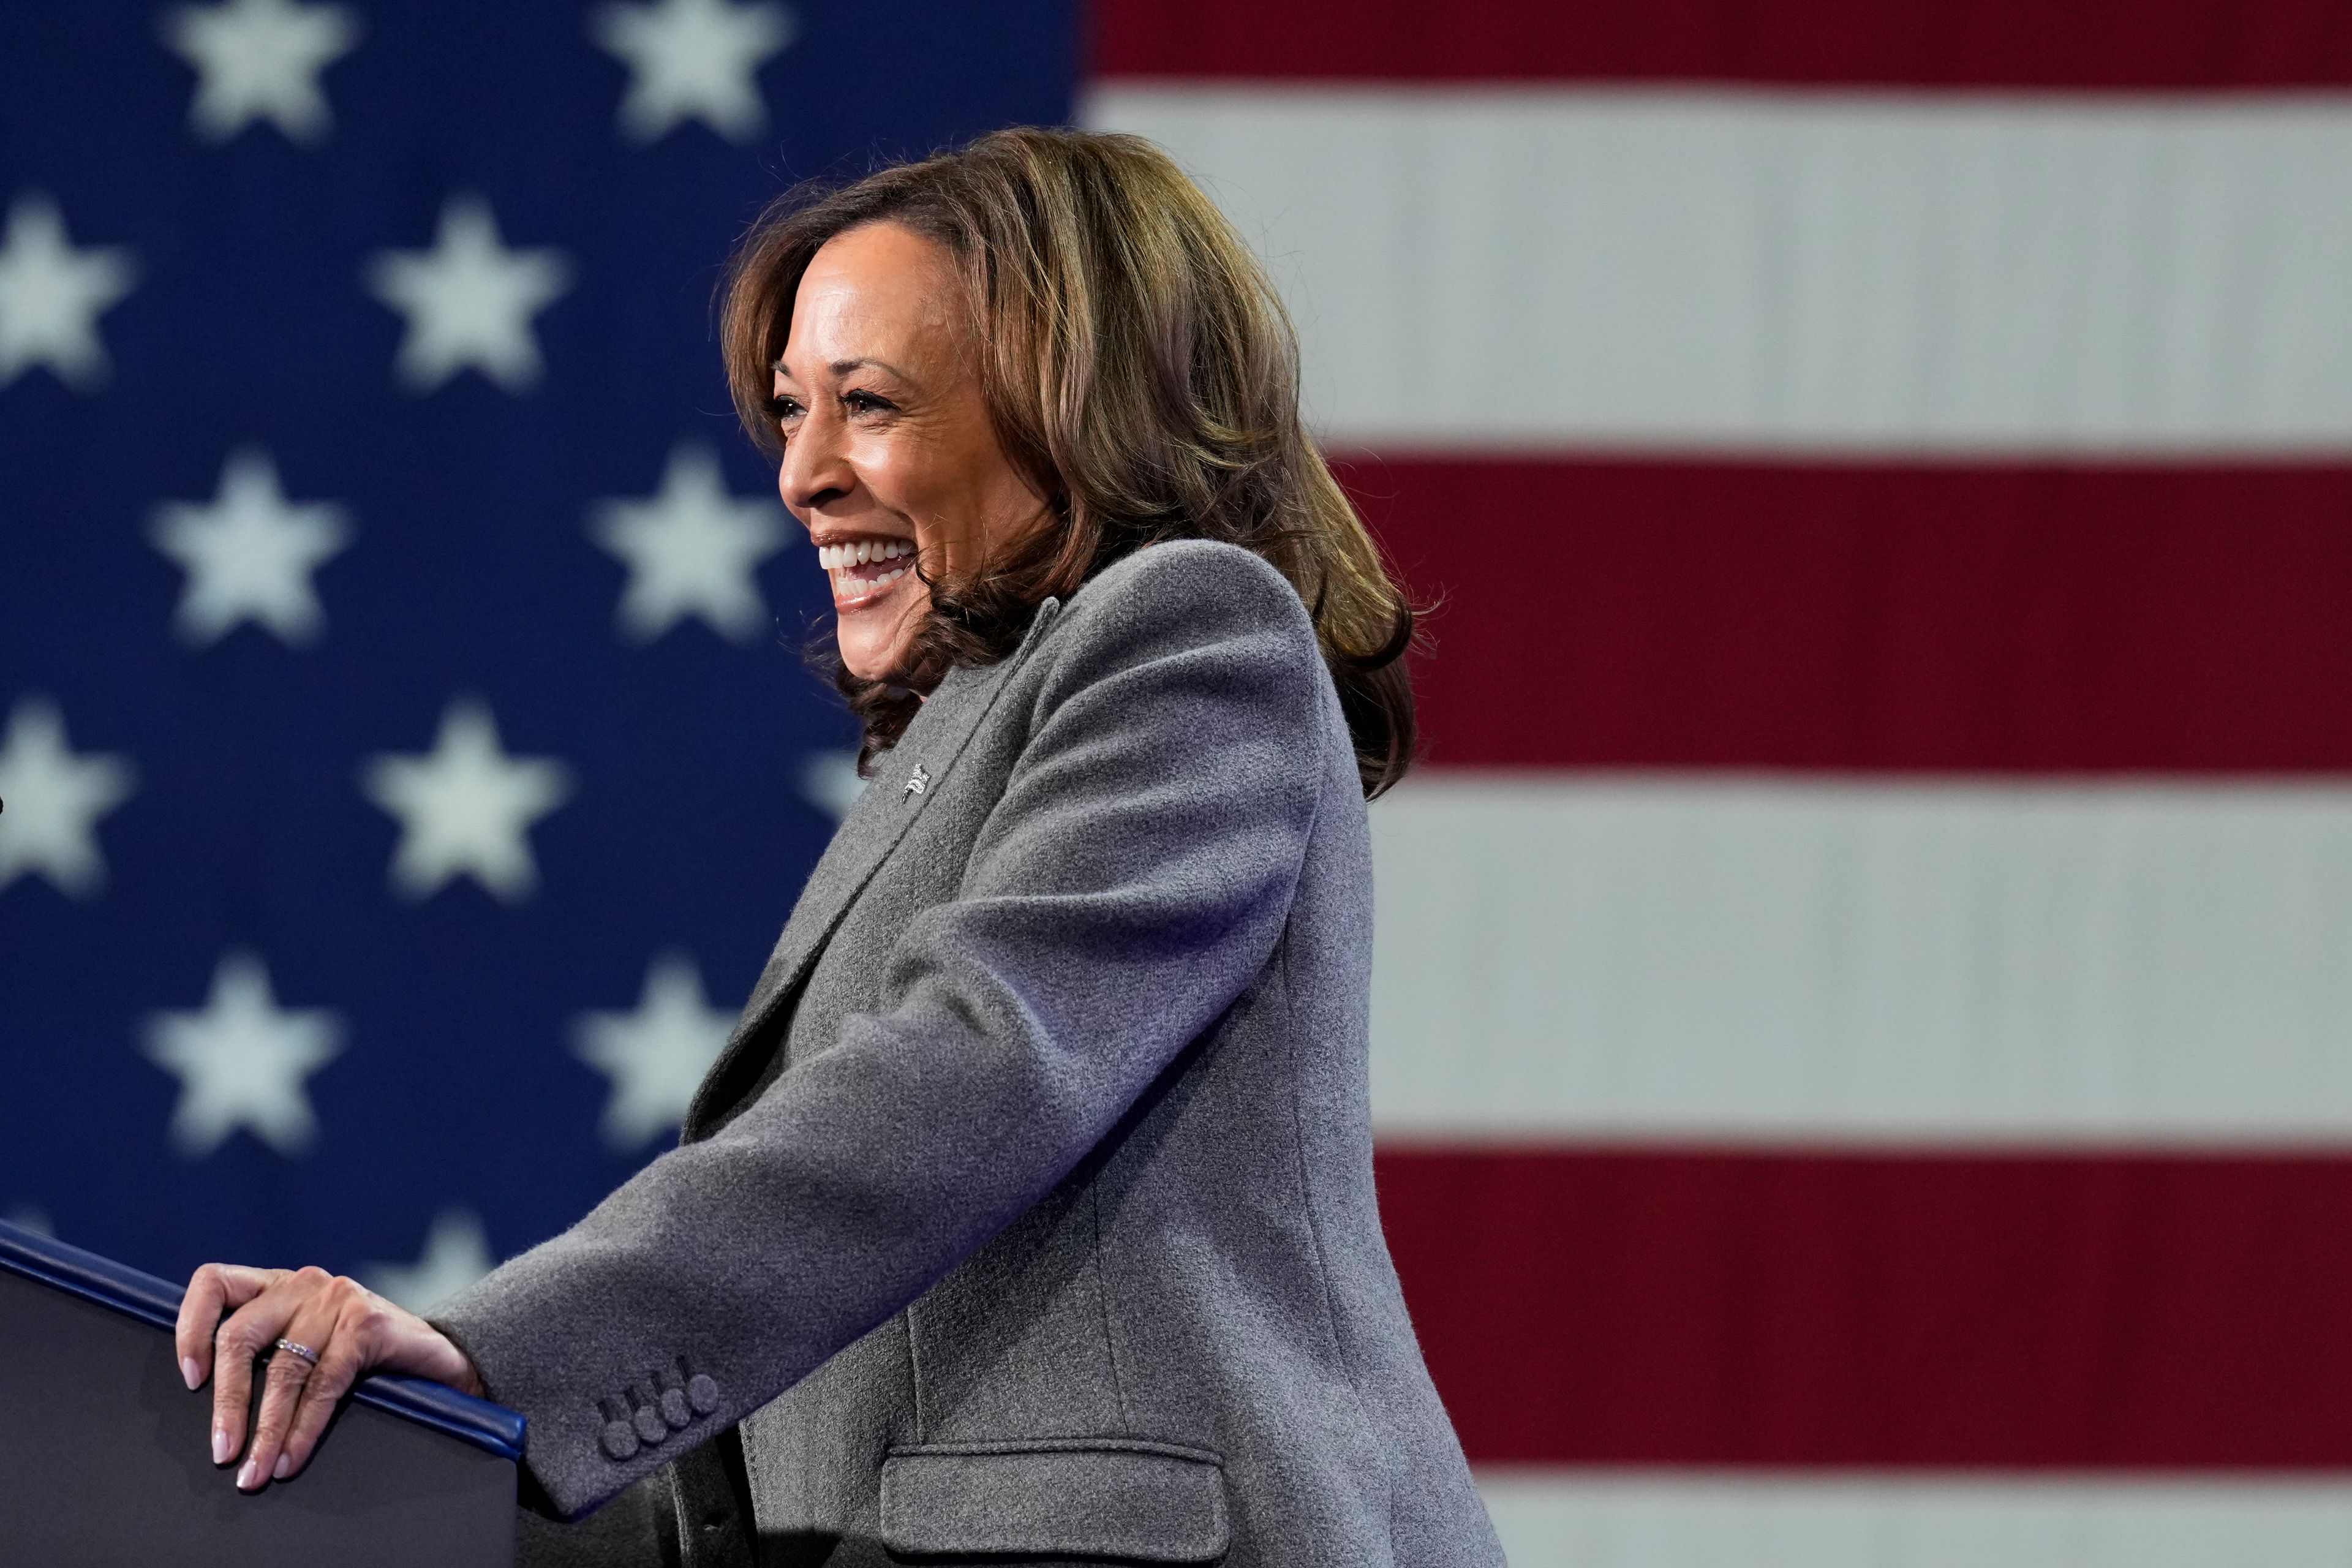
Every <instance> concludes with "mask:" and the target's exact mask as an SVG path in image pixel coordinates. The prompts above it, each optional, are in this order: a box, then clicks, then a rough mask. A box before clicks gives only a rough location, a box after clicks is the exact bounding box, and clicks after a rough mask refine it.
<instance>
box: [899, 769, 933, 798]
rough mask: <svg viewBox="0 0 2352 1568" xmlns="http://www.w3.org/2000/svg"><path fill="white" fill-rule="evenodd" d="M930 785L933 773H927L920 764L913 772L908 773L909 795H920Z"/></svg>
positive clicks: (902, 796) (903, 796)
mask: <svg viewBox="0 0 2352 1568" xmlns="http://www.w3.org/2000/svg"><path fill="white" fill-rule="evenodd" d="M930 787H931V775H930V774H929V773H925V772H924V771H923V770H922V768H921V766H920V765H918V766H917V767H916V769H915V771H914V772H913V773H909V774H908V775H907V795H920V794H922V793H923V792H924V791H925V790H927V789H929V788H930ZM899 798H900V799H902V800H903V799H905V798H906V796H905V795H901V796H900V797H899Z"/></svg>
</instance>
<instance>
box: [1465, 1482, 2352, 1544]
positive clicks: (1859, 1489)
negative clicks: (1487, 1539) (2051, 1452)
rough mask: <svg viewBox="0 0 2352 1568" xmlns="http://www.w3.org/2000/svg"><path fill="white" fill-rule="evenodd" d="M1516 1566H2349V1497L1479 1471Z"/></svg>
mask: <svg viewBox="0 0 2352 1568" xmlns="http://www.w3.org/2000/svg"><path fill="white" fill-rule="evenodd" d="M1479 1489H1480V1490H1481V1491H1482V1492H1483V1493H1484V1494H1485V1496H1486V1506H1487V1510H1488V1511H1489V1512H1490V1513H1491V1514H1492V1516H1493V1518H1494V1521H1495V1528H1496V1533H1498V1534H1499V1535H1500V1536H1501V1537H1502V1540H1503V1550H1504V1552H1505V1553H1506V1554H1507V1556H1508V1557H1509V1558H1510V1561H1511V1565H1512V1568H2251V1565H2253V1564H2260V1568H2343V1564H2344V1563H2346V1562H2347V1559H2352V1487H2347V1486H2346V1485H2344V1484H2343V1483H2341V1482H2336V1483H2334V1484H2322V1483H2311V1484H2297V1483H2294V1482H2284V1483H2282V1482H2277V1481H2248V1482H2232V1481H2221V1480H2208V1479H2199V1480H2196V1481H2193V1482H2190V1481H2184V1480H2179V1479H2170V1478H2168V1479H2163V1480H2148V1481H2113V1482H2089V1481H2083V1480H2080V1479H2069V1480H2065V1481H2052V1482H2035V1481H2030V1480H2020V1479H2013V1478H2003V1479H2000V1480H1996V1481H1980V1482H1979V1481H1964V1480H1948V1479H1937V1480H1932V1481H1919V1480H1898V1479H1892V1478H1883V1477H1872V1478H1869V1479H1853V1478H1835V1479H1815V1478H1804V1477H1798V1476H1793V1475H1790V1476H1785V1477H1780V1478H1775V1479H1769V1480H1759V1479H1745V1478H1744V1479H1717V1478H1700V1479H1694V1478H1690V1477H1679V1478H1663V1477H1660V1478H1653V1477H1644V1476H1639V1475H1632V1476H1625V1475H1611V1476H1607V1477H1594V1476H1579V1475H1575V1474H1572V1473H1565V1474H1555V1475H1546V1474H1544V1473H1542V1472H1520V1473H1517V1474H1511V1473H1507V1472H1487V1473H1486V1474H1483V1475H1481V1476H1480V1478H1479Z"/></svg>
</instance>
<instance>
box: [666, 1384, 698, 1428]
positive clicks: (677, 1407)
mask: <svg viewBox="0 0 2352 1568" xmlns="http://www.w3.org/2000/svg"><path fill="white" fill-rule="evenodd" d="M661 1414H662V1419H663V1420H665V1421H667V1422H668V1423H669V1424H670V1425H671V1426H674V1427H680V1428H683V1427H686V1426H692V1425H693V1424H694V1407H693V1406H692V1405H688V1403H687V1402H686V1390H684V1389H682V1388H665V1389H663V1390H662V1396H661Z"/></svg>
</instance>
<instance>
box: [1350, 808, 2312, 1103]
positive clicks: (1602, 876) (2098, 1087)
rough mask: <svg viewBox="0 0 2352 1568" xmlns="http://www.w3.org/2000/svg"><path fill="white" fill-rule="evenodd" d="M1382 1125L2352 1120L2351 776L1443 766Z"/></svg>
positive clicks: (1388, 816) (1411, 862)
mask: <svg viewBox="0 0 2352 1568" xmlns="http://www.w3.org/2000/svg"><path fill="white" fill-rule="evenodd" d="M1372 833H1373V844H1374V850H1375V855H1376V858H1377V863H1378V875H1379V883H1378V886H1379V917H1380V921H1379V928H1378V933H1377V958H1376V962H1375V966H1374V974H1373V985H1372V1007H1373V1024H1372V1105H1373V1115H1374V1118H1375V1122H1376V1125H1377V1126H1378V1128H1379V1130H1380V1131H1381V1133H1382V1135H1383V1136H1385V1137H1417V1136H1418V1137H1460V1136H1470V1137H1509V1136H1515V1135H1529V1136H1535V1137H1549V1136H1561V1135H1566V1136H1571V1137H1577V1138H1602V1139H1606V1138H1611V1137H1618V1136H1625V1137H1640V1138H1650V1139H1655V1138H1658V1137H1661V1136H1666V1137H1673V1136H1679V1135H1689V1136H1692V1137H1699V1138H1724V1137H1730V1138H1734V1139H1757V1140H1762V1141H1767V1142H1786V1141H1805V1140H1810V1139H1818V1138H1827V1139H1833V1140H1862V1141H1865V1142H1866V1141H1872V1140H1886V1141H1894V1142H1906V1143H1916V1142H1921V1141H1923V1140H1925V1141H1936V1140H1951V1141H1969V1142H1981V1141H1984V1140H1989V1139H1990V1140H1994V1141H2004V1140H2017V1141H2022V1142H2045V1141H2059V1140H2066V1141H2074V1140H2083V1139H2089V1140H2093V1141H2097V1140H2103V1139H2112V1140H2115V1141H2119V1142H2123V1141H2128V1142H2140V1143H2144V1142H2176V1141H2177V1142H2186V1143H2192V1144H2194V1143H2213V1142H2232V1141H2239V1140H2250V1141H2255V1142H2271V1143H2282V1142H2318V1143H2325V1144H2336V1145H2342V1144H2344V1143H2346V1142H2352V788H2334V789H2330V788H2285V787H2242V788H2188V787H2179V788H2175V787H2159V786H2153V785H2130V786H2116V787H2093V786H2082V787H2013V788H2011V787H2001V786H1997V785H1968V786H1960V785H1950V784H1944V785H1921V784H1835V785H1827V784H1794V783H1773V782H1762V781H1752V782H1751V781H1738V780H1733V781H1727V782H1689V781H1685V780H1677V779H1671V778H1661V779H1656V780H1626V779H1608V778H1605V777H1604V778H1596V777H1594V776H1592V775H1556V776H1554V777H1552V778H1550V779H1549V780H1547V779H1546V777H1545V776H1544V775H1528V774H1519V775H1516V776H1513V775H1495V776H1484V777H1482V776H1480V775H1475V774H1468V775H1465V774H1459V773H1431V774H1424V775H1422V776H1421V777H1419V778H1417V779H1414V780H1410V781H1408V782H1407V783H1406V784H1404V786H1403V787H1402V788H1400V789H1399V790H1397V791H1395V792H1394V793H1393V794H1391V795H1390V796H1389V797H1388V798H1386V799H1385V800H1383V801H1381V803H1379V804H1378V805H1375V806H1374V807H1373V808H1372Z"/></svg>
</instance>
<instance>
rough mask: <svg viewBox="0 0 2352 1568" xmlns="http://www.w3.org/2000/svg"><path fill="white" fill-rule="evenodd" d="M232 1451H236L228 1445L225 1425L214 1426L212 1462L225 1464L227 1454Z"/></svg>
mask: <svg viewBox="0 0 2352 1568" xmlns="http://www.w3.org/2000/svg"><path fill="white" fill-rule="evenodd" d="M234 1452H236V1450H235V1449H233V1448H231V1447H229V1446H228V1428H227V1427H226V1426H215V1427H214V1428H213V1463H214V1464H215V1465H226V1464H227V1463H228V1457H229V1455H230V1454H232V1453H234Z"/></svg>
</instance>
